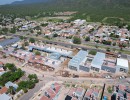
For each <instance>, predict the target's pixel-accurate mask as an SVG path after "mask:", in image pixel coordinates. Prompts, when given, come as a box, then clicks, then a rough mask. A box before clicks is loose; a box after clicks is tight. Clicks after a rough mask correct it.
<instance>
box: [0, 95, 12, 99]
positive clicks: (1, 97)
mask: <svg viewBox="0 0 130 100" xmlns="http://www.w3.org/2000/svg"><path fill="white" fill-rule="evenodd" d="M0 100H12V98H11V97H10V96H8V95H7V94H5V93H4V94H1V95H0Z"/></svg>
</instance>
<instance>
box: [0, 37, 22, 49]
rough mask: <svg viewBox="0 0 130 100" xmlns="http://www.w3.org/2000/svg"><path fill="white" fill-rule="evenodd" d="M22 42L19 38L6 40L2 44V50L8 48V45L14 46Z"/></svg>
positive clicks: (0, 44)
mask: <svg viewBox="0 0 130 100" xmlns="http://www.w3.org/2000/svg"><path fill="white" fill-rule="evenodd" d="M19 40H20V38H19V37H15V38H11V39H5V40H3V41H1V42H0V48H3V47H6V46H8V45H11V44H14V43H16V42H18V41H19Z"/></svg>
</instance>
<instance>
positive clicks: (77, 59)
mask: <svg viewBox="0 0 130 100" xmlns="http://www.w3.org/2000/svg"><path fill="white" fill-rule="evenodd" d="M87 55H88V52H87V51H84V50H80V51H79V52H78V53H77V55H76V56H74V57H73V58H72V59H71V60H70V61H69V63H68V67H69V68H70V69H72V70H75V71H79V67H80V66H79V65H80V63H81V62H82V61H83V60H84V59H85V58H86V56H87Z"/></svg>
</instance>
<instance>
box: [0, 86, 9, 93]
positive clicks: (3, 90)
mask: <svg viewBox="0 0 130 100" xmlns="http://www.w3.org/2000/svg"><path fill="white" fill-rule="evenodd" d="M7 91H8V88H7V87H5V86H4V87H2V88H1V89H0V94H3V93H6V92H7Z"/></svg>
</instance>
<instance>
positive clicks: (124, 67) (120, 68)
mask: <svg viewBox="0 0 130 100" xmlns="http://www.w3.org/2000/svg"><path fill="white" fill-rule="evenodd" d="M128 71H129V63H128V60H127V59H122V58H117V61H116V72H124V73H127V72H128Z"/></svg>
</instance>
